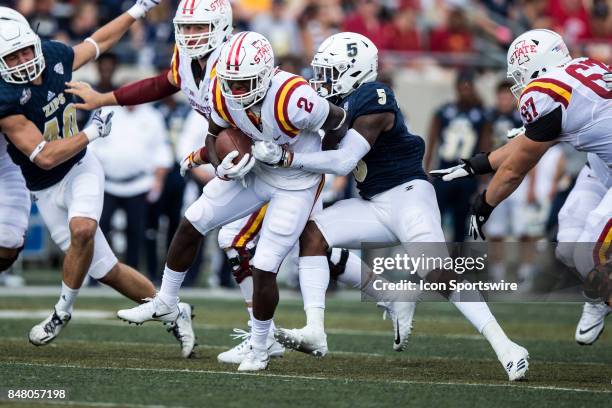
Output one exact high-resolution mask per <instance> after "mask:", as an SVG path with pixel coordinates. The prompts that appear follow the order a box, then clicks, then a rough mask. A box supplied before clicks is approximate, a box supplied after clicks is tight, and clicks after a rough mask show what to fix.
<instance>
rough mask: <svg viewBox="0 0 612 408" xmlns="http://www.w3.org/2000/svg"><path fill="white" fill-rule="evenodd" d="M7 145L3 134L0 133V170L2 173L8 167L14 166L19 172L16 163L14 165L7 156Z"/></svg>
mask: <svg viewBox="0 0 612 408" xmlns="http://www.w3.org/2000/svg"><path fill="white" fill-rule="evenodd" d="M7 147H8V142H7V141H6V139H5V136H4V135H2V134H0V172H3V173H4V172H5V171H7V169H9V168H10V169H12V168H15V169H17V170H18V171H19V172H20V173H21V170H19V168H18V167H17V165H15V164H14V163H13V161H12V160H11V158H10V157H9V155H8V152H7V151H6V148H7Z"/></svg>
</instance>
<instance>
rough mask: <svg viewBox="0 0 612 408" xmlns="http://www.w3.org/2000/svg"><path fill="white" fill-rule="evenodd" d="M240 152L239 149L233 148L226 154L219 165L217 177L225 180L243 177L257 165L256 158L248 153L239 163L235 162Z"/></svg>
mask: <svg viewBox="0 0 612 408" xmlns="http://www.w3.org/2000/svg"><path fill="white" fill-rule="evenodd" d="M239 154H240V153H238V150H233V151H231V152H229V153H228V154H227V155H226V156H225V158H224V159H223V161H221V163H219V166H217V170H216V172H217V177H219V178H221V179H223V180H232V179H241V178H243V177H244V176H246V175H247V173H248V172H249V171H251V169H252V168H253V166H254V165H255V158H254V157H252V156H251V155H250V154H248V153H246V154H245V155H244V156H243V157H242V159H240V161H239V162H238V163H237V164H234V163H233V162H232V160H233V159H234V158H236V157H238V155H239Z"/></svg>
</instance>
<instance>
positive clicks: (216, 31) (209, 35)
mask: <svg viewBox="0 0 612 408" xmlns="http://www.w3.org/2000/svg"><path fill="white" fill-rule="evenodd" d="M172 22H173V23H174V38H175V41H176V45H177V46H178V47H179V49H181V50H182V51H183V52H185V53H186V54H187V55H189V56H190V57H191V58H193V59H198V58H202V57H205V56H206V55H208V54H209V53H210V52H211V51H213V50H215V49H216V48H217V47H218V46H220V45H221V44H223V41H225V40H226V39H227V38H229V36H230V35H231V34H232V6H231V5H230V3H229V0H181V2H180V3H179V5H178V8H177V9H176V15H175V16H174V20H173V21H172ZM190 24H197V25H208V32H203V33H200V34H185V33H183V28H184V26H186V25H190Z"/></svg>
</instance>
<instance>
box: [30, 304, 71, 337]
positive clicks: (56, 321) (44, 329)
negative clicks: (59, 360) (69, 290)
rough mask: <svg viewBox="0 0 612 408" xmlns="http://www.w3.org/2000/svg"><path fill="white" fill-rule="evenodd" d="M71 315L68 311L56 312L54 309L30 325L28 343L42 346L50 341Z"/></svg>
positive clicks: (57, 334)
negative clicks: (34, 324)
mask: <svg viewBox="0 0 612 408" xmlns="http://www.w3.org/2000/svg"><path fill="white" fill-rule="evenodd" d="M71 317H72V316H71V314H70V313H68V312H62V311H59V312H58V311H57V310H55V309H54V310H53V313H51V314H50V315H49V317H47V318H46V319H45V320H43V321H42V322H40V323H39V324H37V325H36V326H34V327H32V329H31V330H30V334H29V336H28V337H29V339H30V343H32V344H33V345H35V346H44V345H45V344H49V343H51V342H52V341H53V340H54V339H55V338H56V337H57V336H59V334H60V332H61V331H62V329H63V328H64V327H66V325H67V324H68V322H69V321H70V318H71Z"/></svg>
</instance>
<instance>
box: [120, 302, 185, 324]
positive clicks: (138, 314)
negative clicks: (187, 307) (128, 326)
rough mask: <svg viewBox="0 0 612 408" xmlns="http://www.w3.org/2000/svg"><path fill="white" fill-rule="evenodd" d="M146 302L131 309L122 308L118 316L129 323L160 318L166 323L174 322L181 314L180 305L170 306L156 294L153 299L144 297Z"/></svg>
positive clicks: (141, 322)
mask: <svg viewBox="0 0 612 408" xmlns="http://www.w3.org/2000/svg"><path fill="white" fill-rule="evenodd" d="M144 300H145V303H143V304H141V305H138V306H136V307H133V308H131V309H122V310H119V311H118V312H117V317H118V318H119V319H121V320H124V321H126V322H128V323H135V324H143V323H144V322H148V321H150V320H158V321H160V322H164V323H174V321H176V319H177V318H178V316H179V307H178V305H174V306H169V305H167V304H165V303H164V301H163V300H161V299H160V297H159V296H155V297H154V298H153V299H151V298H146V299H144Z"/></svg>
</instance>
